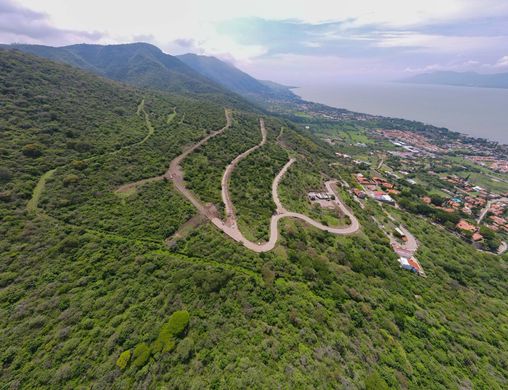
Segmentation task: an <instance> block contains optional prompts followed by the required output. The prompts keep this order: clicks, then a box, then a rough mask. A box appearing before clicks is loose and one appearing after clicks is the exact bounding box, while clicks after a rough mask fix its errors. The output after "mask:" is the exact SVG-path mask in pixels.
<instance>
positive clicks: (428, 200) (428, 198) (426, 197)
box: [422, 196, 432, 204]
mask: <svg viewBox="0 0 508 390" xmlns="http://www.w3.org/2000/svg"><path fill="white" fill-rule="evenodd" d="M422 200H423V203H425V204H431V203H432V199H431V198H430V196H424V197H423V198H422Z"/></svg>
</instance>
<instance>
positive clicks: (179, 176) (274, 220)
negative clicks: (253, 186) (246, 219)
mask: <svg viewBox="0 0 508 390" xmlns="http://www.w3.org/2000/svg"><path fill="white" fill-rule="evenodd" d="M225 114H226V126H224V127H223V128H222V129H220V130H217V131H214V132H212V133H210V134H209V135H207V136H206V137H205V138H203V139H202V140H201V141H199V142H198V143H196V144H194V145H192V146H190V147H189V148H187V149H185V150H184V152H182V154H180V155H179V156H177V157H176V158H175V159H173V160H172V161H171V163H170V165H169V168H168V170H167V171H166V173H165V174H164V175H162V176H156V177H154V178H150V179H144V180H140V181H137V182H134V183H129V184H125V185H123V186H122V187H120V188H119V189H117V191H120V192H122V191H127V190H128V189H130V188H135V187H137V186H139V185H142V184H144V183H146V182H147V181H152V180H161V179H163V178H165V179H167V180H171V181H172V182H173V183H174V186H175V188H176V189H177V190H178V191H179V192H180V193H181V194H182V195H183V196H185V198H187V199H188V200H189V202H191V203H192V204H193V205H194V207H196V209H197V210H198V212H199V213H201V214H202V215H204V216H206V217H207V218H208V219H209V220H210V221H211V222H212V223H213V224H214V225H215V226H216V227H217V228H219V229H220V230H222V231H223V232H224V233H225V234H227V235H228V236H229V237H231V238H232V239H233V240H235V241H237V242H239V243H240V244H242V245H243V246H245V247H246V248H248V249H250V250H252V251H254V252H258V253H259V252H268V251H270V250H272V249H273V248H274V247H275V245H276V243H277V241H278V239H279V230H278V223H279V221H280V220H281V219H282V218H296V219H300V220H302V221H304V222H306V223H308V224H309V225H311V226H314V227H316V228H318V229H321V230H323V231H326V232H329V233H332V234H341V235H347V234H353V233H355V232H357V231H358V230H359V229H360V224H359V223H358V220H357V219H356V217H355V216H354V215H353V213H351V211H350V210H349V209H348V208H347V207H346V206H345V205H344V204H343V203H342V202H341V201H340V200H339V196H338V195H337V193H336V191H335V190H334V189H333V187H332V185H333V184H335V182H336V180H330V181H327V182H326V183H325V186H326V189H327V191H329V192H331V193H333V194H334V195H335V201H334V202H335V203H336V204H337V205H338V207H339V209H340V210H341V211H342V212H343V213H344V214H345V215H347V216H348V217H349V219H350V221H351V224H350V225H348V226H344V227H337V228H333V227H330V226H325V225H323V224H321V223H319V222H316V221H315V220H313V219H312V218H310V217H308V216H306V215H304V214H300V213H294V212H290V211H288V210H286V209H285V208H284V206H283V205H282V202H281V201H280V199H279V195H278V186H279V183H280V181H281V180H282V178H283V177H284V175H285V174H286V172H287V171H288V169H289V167H290V166H291V165H292V164H293V163H294V162H295V161H296V160H295V159H294V158H291V159H290V160H289V161H288V162H287V163H286V164H285V165H284V166H283V167H282V169H281V170H280V172H279V173H278V174H277V176H276V177H275V178H274V180H273V182H272V199H273V201H274V203H275V205H276V212H275V214H274V215H272V217H271V219H270V238H269V240H268V241H267V242H262V243H256V242H252V241H249V240H248V239H247V238H245V236H244V235H243V234H242V232H241V231H240V229H239V228H238V223H237V219H236V215H235V210H234V206H233V202H232V201H231V197H230V194H229V182H230V180H231V174H232V172H233V170H234V169H235V168H236V166H237V165H238V163H239V162H240V161H241V160H242V159H243V158H245V157H247V156H248V155H249V154H250V153H252V152H253V151H255V150H256V149H258V148H260V147H261V146H263V145H264V144H265V143H266V139H267V131H266V128H265V123H264V120H263V119H262V118H261V119H260V120H259V125H260V130H261V136H262V138H261V142H260V143H259V144H257V145H256V146H253V147H252V148H250V149H248V150H246V151H245V152H243V153H241V154H239V155H238V156H237V157H235V159H234V160H233V161H231V163H230V164H229V165H228V166H227V167H226V170H225V171H224V175H223V177H222V181H221V194H222V201H223V202H224V205H225V211H226V219H225V220H222V219H221V218H220V217H219V215H218V213H217V210H216V208H215V207H214V206H213V205H205V204H203V203H202V202H201V201H200V200H199V199H198V198H197V197H196V196H195V195H194V194H193V193H192V192H191V191H190V190H189V189H187V187H186V186H185V182H184V179H183V171H182V168H181V166H180V164H181V163H182V161H183V160H184V159H185V158H186V157H187V156H188V155H189V154H191V153H192V152H193V151H194V150H196V149H197V148H199V147H200V146H201V145H203V144H204V143H206V142H207V141H208V140H209V139H210V138H212V137H215V136H217V135H219V134H221V133H222V132H224V131H225V130H226V129H228V128H229V127H231V123H232V114H231V111H230V110H225Z"/></svg>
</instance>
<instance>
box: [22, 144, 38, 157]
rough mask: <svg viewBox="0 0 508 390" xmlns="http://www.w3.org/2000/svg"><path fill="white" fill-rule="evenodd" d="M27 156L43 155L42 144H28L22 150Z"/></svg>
mask: <svg viewBox="0 0 508 390" xmlns="http://www.w3.org/2000/svg"><path fill="white" fill-rule="evenodd" d="M21 151H22V152H23V154H24V155H25V156H27V157H32V158H35V157H39V156H41V155H42V150H41V146H40V145H39V144H26V145H25V146H23V149H22V150H21Z"/></svg>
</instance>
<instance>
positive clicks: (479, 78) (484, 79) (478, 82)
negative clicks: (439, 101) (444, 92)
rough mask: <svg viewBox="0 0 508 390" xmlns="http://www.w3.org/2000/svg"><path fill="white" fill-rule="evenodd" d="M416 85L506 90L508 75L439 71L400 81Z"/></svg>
mask: <svg viewBox="0 0 508 390" xmlns="http://www.w3.org/2000/svg"><path fill="white" fill-rule="evenodd" d="M401 81H402V82H406V83H416V84H441V85H453V86H460V87H481V88H508V73H494V74H480V73H476V72H451V71H446V72H445V71H440V72H433V73H424V74H419V75H416V76H413V77H409V78H406V79H404V80H401Z"/></svg>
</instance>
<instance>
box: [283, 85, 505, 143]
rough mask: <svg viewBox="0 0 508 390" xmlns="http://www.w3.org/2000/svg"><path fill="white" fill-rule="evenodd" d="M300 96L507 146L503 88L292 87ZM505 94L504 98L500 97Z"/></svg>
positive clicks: (418, 86) (312, 100) (331, 105)
mask: <svg viewBox="0 0 508 390" xmlns="http://www.w3.org/2000/svg"><path fill="white" fill-rule="evenodd" d="M292 90H293V92H294V93H295V94H296V95H298V96H299V97H301V98H302V99H304V100H307V101H311V102H314V103H319V104H325V105H328V106H330V107H334V108H341V109H346V110H349V111H352V112H357V113H365V114H370V115H379V116H383V117H388V118H398V119H405V120H410V121H418V122H422V123H424V124H428V125H431V126H435V127H440V128H446V129H448V130H450V131H452V132H458V133H460V134H462V135H464V136H467V137H471V138H476V139H478V138H482V139H487V140H489V141H492V142H498V143H500V144H504V145H507V144H508V121H507V120H506V119H505V111H506V109H505V108H504V104H505V103H504V102H506V101H508V89H502V88H496V89H495V88H476V87H456V86H443V85H438V86H436V85H427V84H408V83H395V82H393V83H392V82H387V83H352V82H350V83H345V82H342V83H335V84H328V85H312V86H310V85H307V86H299V87H297V88H294V89H292ZM505 98H506V100H505Z"/></svg>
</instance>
